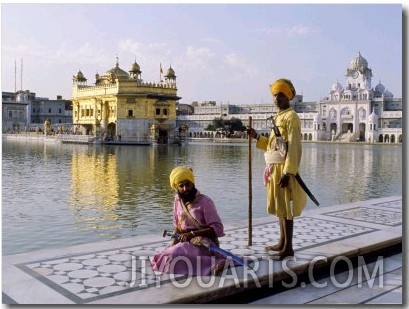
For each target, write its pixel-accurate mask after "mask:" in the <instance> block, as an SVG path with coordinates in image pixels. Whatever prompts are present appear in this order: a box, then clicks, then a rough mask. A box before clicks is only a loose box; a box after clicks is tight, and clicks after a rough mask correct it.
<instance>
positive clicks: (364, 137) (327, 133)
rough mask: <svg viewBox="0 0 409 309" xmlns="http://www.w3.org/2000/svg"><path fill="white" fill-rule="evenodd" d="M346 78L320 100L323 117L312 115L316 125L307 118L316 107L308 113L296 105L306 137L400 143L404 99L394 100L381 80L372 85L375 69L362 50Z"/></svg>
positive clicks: (347, 72)
mask: <svg viewBox="0 0 409 309" xmlns="http://www.w3.org/2000/svg"><path fill="white" fill-rule="evenodd" d="M345 78H346V80H345V86H344V87H343V86H342V85H341V84H340V83H339V82H338V81H337V82H336V83H334V84H333V85H332V86H331V89H330V91H329V94H328V96H327V97H325V98H323V99H321V100H319V101H318V102H317V104H316V106H315V108H314V109H315V112H318V114H319V115H320V117H317V116H315V117H313V122H314V125H313V126H311V125H309V124H308V123H309V122H311V120H308V119H311V113H312V114H314V110H311V109H310V110H308V111H307V113H306V111H305V110H302V108H301V106H300V107H299V108H296V111H297V112H298V113H299V115H300V118H301V121H302V123H303V129H302V131H303V139H304V140H311V141H314V140H330V141H346V142H356V141H362V142H381V143H401V142H402V99H394V97H393V94H392V93H391V92H390V91H389V90H387V89H386V87H385V86H384V85H383V84H382V83H381V82H379V83H378V84H377V85H376V86H375V87H374V88H373V87H372V69H371V68H369V66H368V61H367V60H366V59H365V58H364V57H363V56H362V55H361V53H360V52H359V53H358V56H357V57H354V58H353V59H352V60H351V62H350V64H349V66H348V67H347V69H346V73H345ZM297 109H298V110H297ZM301 110H302V112H301V113H300V111H301ZM308 114H309V115H308ZM308 116H309V117H308Z"/></svg>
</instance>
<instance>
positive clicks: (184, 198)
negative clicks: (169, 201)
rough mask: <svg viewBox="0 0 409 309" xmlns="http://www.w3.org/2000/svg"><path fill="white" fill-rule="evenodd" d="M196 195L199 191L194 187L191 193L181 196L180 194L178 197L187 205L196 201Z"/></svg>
mask: <svg viewBox="0 0 409 309" xmlns="http://www.w3.org/2000/svg"><path fill="white" fill-rule="evenodd" d="M196 193H197V189H196V188H195V187H194V186H193V188H192V189H191V190H190V192H189V193H186V194H181V193H180V192H178V195H179V197H180V199H181V200H182V201H183V203H185V204H187V203H188V202H192V201H193V200H194V199H195V197H196Z"/></svg>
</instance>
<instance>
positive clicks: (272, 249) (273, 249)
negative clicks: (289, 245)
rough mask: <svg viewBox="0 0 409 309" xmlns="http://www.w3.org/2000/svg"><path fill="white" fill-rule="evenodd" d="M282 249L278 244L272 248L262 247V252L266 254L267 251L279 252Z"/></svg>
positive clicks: (282, 245)
mask: <svg viewBox="0 0 409 309" xmlns="http://www.w3.org/2000/svg"><path fill="white" fill-rule="evenodd" d="M283 248H284V244H280V243H278V244H276V245H274V246H266V247H264V250H266V251H267V252H268V251H281V250H283Z"/></svg>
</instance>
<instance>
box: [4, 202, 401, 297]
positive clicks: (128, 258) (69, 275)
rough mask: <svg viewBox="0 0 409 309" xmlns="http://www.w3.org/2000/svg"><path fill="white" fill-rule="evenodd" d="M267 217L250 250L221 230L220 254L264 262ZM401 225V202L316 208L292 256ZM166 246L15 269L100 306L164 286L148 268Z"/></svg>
mask: <svg viewBox="0 0 409 309" xmlns="http://www.w3.org/2000/svg"><path fill="white" fill-rule="evenodd" d="M269 217H271V218H269V219H268V220H266V219H264V220H254V222H253V226H252V246H251V247H249V246H248V228H247V226H246V225H244V226H242V227H238V226H240V224H238V223H236V224H232V225H231V226H228V225H226V230H225V232H226V236H224V237H222V238H221V239H220V244H221V248H222V249H225V250H228V251H230V252H232V253H234V254H236V255H239V256H241V257H244V258H246V257H251V258H255V259H263V258H265V257H266V256H267V254H266V252H265V251H264V247H265V246H266V245H271V244H274V243H276V242H277V239H278V236H279V235H278V234H279V230H278V222H277V220H276V219H275V218H273V217H272V216H269ZM401 224H402V198H401V197H395V198H391V199H381V200H374V201H372V202H366V203H362V204H359V203H356V204H353V205H349V206H348V207H340V206H338V207H335V210H334V208H333V207H326V208H324V207H321V208H317V209H314V211H312V212H308V211H306V212H305V215H303V216H301V217H298V218H296V219H295V221H294V240H293V246H294V250H295V251H296V252H298V251H303V250H308V249H311V248H315V247H318V246H323V245H325V244H329V243H333V242H337V241H340V240H343V239H346V238H350V237H356V236H360V235H365V234H370V233H373V232H376V231H378V230H379V228H380V227H381V226H387V227H388V226H389V227H394V226H399V225H401ZM168 243H169V238H163V239H161V240H160V241H150V242H146V243H139V244H136V245H130V246H124V247H117V248H114V249H108V250H106V249H105V250H101V251H95V250H92V251H89V252H87V251H82V252H77V253H75V252H73V253H72V254H66V255H64V256H58V257H50V258H41V259H38V260H31V261H29V262H27V261H26V262H23V263H17V264H15V265H14V266H15V267H17V268H18V269H20V270H21V271H23V272H24V273H26V274H27V275H29V276H31V277H33V278H35V279H36V280H38V281H40V282H41V283H42V284H44V285H47V286H48V287H50V288H51V289H53V290H55V291H56V292H57V293H60V294H62V295H64V296H65V297H66V298H68V299H69V300H71V301H72V302H73V303H77V304H85V303H92V302H94V301H102V302H103V300H104V299H107V298H110V297H113V296H118V295H121V294H125V293H131V292H133V291H136V290H141V289H147V288H149V287H155V286H158V284H160V285H161V286H163V285H166V284H169V283H170V281H171V278H170V275H166V274H161V273H159V272H154V271H153V270H152V268H151V266H150V258H151V257H152V256H153V255H154V254H155V253H156V252H158V251H160V250H161V249H163V248H164V247H165V246H166V245H167V244H168ZM4 280H5V278H3V286H4ZM3 293H4V290H3ZM6 293H7V291H6ZM16 301H17V302H18V300H16Z"/></svg>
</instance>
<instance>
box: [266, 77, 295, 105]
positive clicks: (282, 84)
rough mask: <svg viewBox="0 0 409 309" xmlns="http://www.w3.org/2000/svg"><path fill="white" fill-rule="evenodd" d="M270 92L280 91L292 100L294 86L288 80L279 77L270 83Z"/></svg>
mask: <svg viewBox="0 0 409 309" xmlns="http://www.w3.org/2000/svg"><path fill="white" fill-rule="evenodd" d="M270 91H271V94H272V95H274V93H278V92H282V93H284V94H285V96H286V97H287V98H288V100H290V101H291V100H292V99H293V98H294V96H295V88H294V86H293V84H292V83H291V81H290V80H288V79H285V78H280V79H278V80H276V81H275V82H274V83H273V84H272V85H270Z"/></svg>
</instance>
